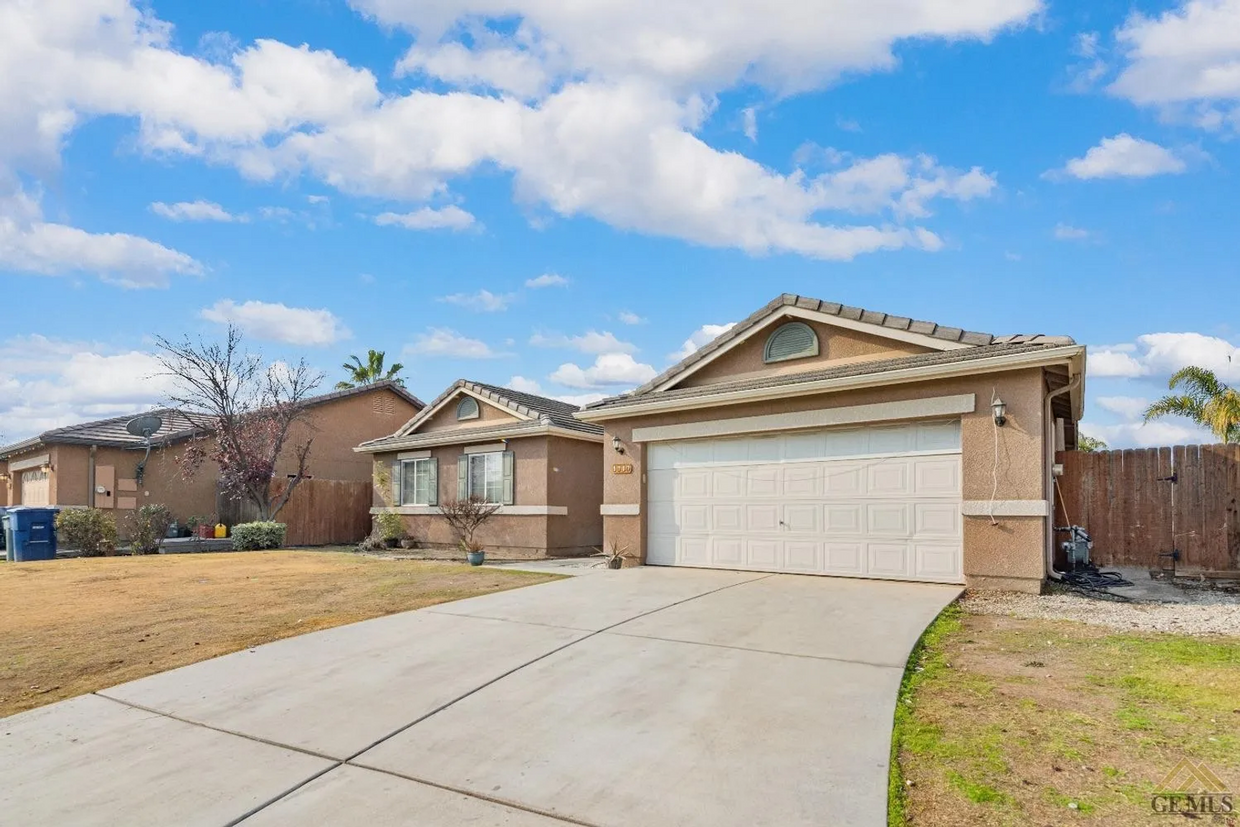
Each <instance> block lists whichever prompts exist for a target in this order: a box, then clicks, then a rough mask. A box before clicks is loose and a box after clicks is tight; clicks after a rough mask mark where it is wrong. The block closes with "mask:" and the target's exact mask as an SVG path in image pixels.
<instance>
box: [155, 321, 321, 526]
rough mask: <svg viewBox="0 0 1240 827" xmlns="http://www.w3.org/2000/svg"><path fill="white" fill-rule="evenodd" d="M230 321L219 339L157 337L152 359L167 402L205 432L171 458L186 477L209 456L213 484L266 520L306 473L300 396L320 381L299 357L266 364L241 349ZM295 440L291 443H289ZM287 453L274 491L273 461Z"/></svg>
mask: <svg viewBox="0 0 1240 827" xmlns="http://www.w3.org/2000/svg"><path fill="white" fill-rule="evenodd" d="M241 339H242V337H241V333H240V331H238V330H237V329H236V328H235V327H233V326H232V325H229V327H228V335H227V336H226V338H225V340H224V342H223V343H222V344H219V343H216V344H208V343H206V342H202V341H199V342H198V343H194V342H191V341H190V340H189V338H188V337H186V338H185V339H183V340H181V341H180V342H172V341H169V340H168V339H164V338H162V337H161V338H159V339H157V340H156V344H157V345H158V347H159V351H160V352H159V361H160V363H161V364H162V365H163V368H164V371H165V373H166V374H167V375H169V376H171V377H172V378H173V380H174V383H175V387H176V390H175V391H174V393H173V395H172V397H171V401H172V404H173V405H174V406H175V407H177V408H180V409H181V410H183V411H185V412H186V413H187V415H189V416H190V417H192V418H197V419H201V420H202V421H203V428H204V431H205V432H206V433H205V434H204V436H202V437H199V438H196V439H193V440H190V442H189V444H188V446H187V447H186V449H185V451H184V453H182V454H181V455H180V457H178V460H179V462H180V464H181V473H182V476H183V477H185V478H187V479H188V478H190V477H192V476H193V475H194V474H196V473H197V472H198V471H199V470H200V469H201V467H202V465H203V464H204V463H205V462H207V461H211V462H213V463H215V464H216V465H218V466H219V483H220V488H221V490H222V491H223V493H224V494H225V496H228V497H231V498H232V499H234V500H247V501H249V502H251V503H253V504H254V506H255V507H256V508H257V510H258V519H259V521H268V520H273V519H274V518H275V516H276V515H277V514H279V513H280V510H281V509H282V508H284V506H285V505H286V504H287V503H288V501H289V498H290V497H291V496H292V495H293V491H294V490H296V488H297V486H298V485H300V484H301V481H302V480H303V479H305V478H306V476H307V466H308V460H309V457H310V445H311V443H312V442H313V437H310V436H305V437H302V438H298V437H297V430H295V428H294V426H296V425H298V424H299V423H300V424H303V425H305V400H306V398H307V397H309V396H310V394H311V392H312V391H313V390H314V389H315V388H316V387H318V384H319V382H321V381H322V379H323V377H322V374H318V373H314V372H312V371H311V370H310V368H309V367H308V366H307V365H306V362H305V360H304V359H303V360H301V361H299V362H298V363H297V364H296V365H291V366H290V365H286V364H283V363H277V364H267V363H266V362H264V361H263V359H262V357H261V356H259V355H257V354H253V353H248V352H246V351H245V350H243V349H242V346H241V344H242V342H241ZM294 439H296V440H297V441H295V442H294V441H293V440H294ZM286 451H288V452H289V453H290V454H291V457H292V459H293V461H294V462H295V463H296V471H295V473H293V474H291V475H290V479H289V480H288V483H287V485H284V486H281V487H278V488H275V489H273V486H272V484H271V483H272V479H273V478H274V477H275V472H276V463H277V462H278V461H279V459H280V457H281V455H282V454H284V453H285V452H286Z"/></svg>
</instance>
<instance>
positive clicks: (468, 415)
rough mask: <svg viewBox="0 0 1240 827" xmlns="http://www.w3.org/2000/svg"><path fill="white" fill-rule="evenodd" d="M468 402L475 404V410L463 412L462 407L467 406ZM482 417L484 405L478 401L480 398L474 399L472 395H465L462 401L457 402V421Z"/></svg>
mask: <svg viewBox="0 0 1240 827" xmlns="http://www.w3.org/2000/svg"><path fill="white" fill-rule="evenodd" d="M467 403H473V406H474V407H473V410H471V411H470V412H469V413H461V408H463V407H465V405H466V404H467ZM481 417H482V405H480V404H479V403H478V400H477V399H474V398H473V397H472V396H463V397H461V401H460V402H457V403H456V418H457V421H460V422H463V421H465V420H468V419H479V418H481Z"/></svg>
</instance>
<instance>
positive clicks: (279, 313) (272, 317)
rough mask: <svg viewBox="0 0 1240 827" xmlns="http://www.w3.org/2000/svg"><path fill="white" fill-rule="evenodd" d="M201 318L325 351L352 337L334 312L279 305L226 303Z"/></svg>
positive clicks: (227, 300) (249, 332)
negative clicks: (323, 348)
mask: <svg viewBox="0 0 1240 827" xmlns="http://www.w3.org/2000/svg"><path fill="white" fill-rule="evenodd" d="M199 315H200V316H202V318H204V319H206V320H207V321H209V322H215V323H217V324H233V325H236V326H237V327H239V328H240V329H241V330H242V331H244V332H245V333H246V334H248V335H250V336H252V337H254V338H255V339H264V340H267V341H271V342H286V343H288V344H292V345H310V346H314V347H322V346H324V345H330V344H335V343H336V342H338V341H340V340H342V339H347V338H349V337H350V336H351V335H352V334H351V333H350V332H349V330H348V328H346V327H345V326H344V324H343V323H342V322H341V321H340V319H339V318H338V317H337V316H336V314H334V313H332V312H331V311H330V310H324V309H318V310H315V309H311V308H308V307H289V306H287V305H284V304H279V303H271V302H260V301H248V302H243V303H241V304H237V303H236V302H234V301H233V300H232V299H222V300H220V301H218V302H216V303H215V304H214V305H212V306H211V307H206V308H203V310H202V311H201V312H200V313H199Z"/></svg>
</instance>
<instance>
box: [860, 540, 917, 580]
mask: <svg viewBox="0 0 1240 827" xmlns="http://www.w3.org/2000/svg"><path fill="white" fill-rule="evenodd" d="M866 568H867V570H868V571H869V573H870V574H878V575H885V576H887V577H907V576H908V575H910V574H912V571H911V568H912V567H911V565H910V561H909V546H908V543H869V544H867V546H866Z"/></svg>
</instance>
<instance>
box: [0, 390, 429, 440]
mask: <svg viewBox="0 0 1240 827" xmlns="http://www.w3.org/2000/svg"><path fill="white" fill-rule="evenodd" d="M384 389H387V390H391V391H392V392H393V393H395V394H396V395H397V396H399V397H401V398H402V399H405V400H406V401H408V402H410V403H411V404H413V405H416V406H418V407H419V408H424V407H426V403H424V402H423V401H422V400H420V399H418V398H417V397H416V396H414V395H413V394H411V393H410V392H409V391H407V390H405V389H404V388H403V387H401V386H400V385H398V384H396V383H395V382H392V381H391V380H387V379H385V380H383V381H381V382H374V383H372V384H369V385H360V386H358V387H356V388H346V389H344V390H338V391H332V392H331V393H324V394H320V395H318V396H310V397H307V398H306V399H305V401H304V403H303V404H304V405H305V406H306V407H315V406H318V405H324V404H327V403H329V402H335V401H337V400H340V399H347V398H349V397H353V396H360V395H362V394H366V393H373V392H374V391H377V390H384ZM143 414H157V415H158V416H159V417H160V418H161V419H163V421H164V423H163V425H162V426H160V429H159V430H158V431H156V432H155V433H154V434H152V435H151V444H152V445H169V444H171V443H173V442H179V441H180V440H183V439H188V438H190V437H192V436H196V435H198V434H200V433H203V432H204V431H206V430H208V429H209V428H210V425H211V419H212V417H211V416H210V415H209V414H202V413H195V412H188V413H187V412H184V411H178V410H176V409H174V408H156V409H154V410H150V411H143V412H140V413H131V414H126V415H124V416H114V417H111V418H109V419H98V420H95V421H93V422H82V423H79V424H76V425H65V426H63V427H60V428H52V429H51V430H49V431H44V432H43V433H41V434H39V435H38V436H35V437H30V438H29V439H24V440H22V441H21V442H14V443H12V444H11V445H6V446H4V447H0V458H4V457H7V456H9V455H11V454H16V453H20V452H22V451H27V450H30V449H32V448H35V447H38V446H39V445H47V444H53V443H55V444H68V445H98V446H101V447H109V448H140V447H144V446H145V445H146V441H145V440H144V439H143V438H142V437H140V436H133V435H132V434H130V433H129V432H128V431H127V430H125V426H126V425H127V424H128V423H129V421H130V420H131V419H134V418H135V417H138V416H142V415H143Z"/></svg>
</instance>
